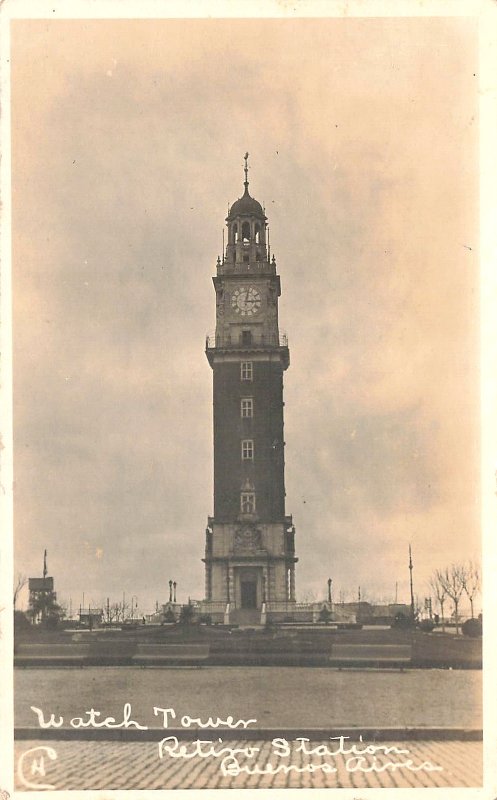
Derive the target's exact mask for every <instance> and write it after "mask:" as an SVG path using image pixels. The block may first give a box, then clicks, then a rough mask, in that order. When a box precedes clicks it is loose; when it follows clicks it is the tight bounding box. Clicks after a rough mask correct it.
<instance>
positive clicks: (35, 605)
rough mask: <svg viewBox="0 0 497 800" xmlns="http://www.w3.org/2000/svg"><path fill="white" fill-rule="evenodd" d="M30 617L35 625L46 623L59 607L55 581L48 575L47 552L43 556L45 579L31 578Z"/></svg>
mask: <svg viewBox="0 0 497 800" xmlns="http://www.w3.org/2000/svg"><path fill="white" fill-rule="evenodd" d="M28 588H29V608H28V616H29V617H30V618H31V621H32V623H33V624H34V625H36V624H38V623H40V622H44V621H45V620H46V619H47V618H48V617H49V616H51V615H52V614H53V612H54V611H55V609H56V607H57V595H56V593H55V591H54V579H53V578H52V577H49V576H48V575H47V551H46V550H45V552H44V555H43V577H42V578H30V579H29V583H28Z"/></svg>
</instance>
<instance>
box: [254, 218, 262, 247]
mask: <svg viewBox="0 0 497 800" xmlns="http://www.w3.org/2000/svg"><path fill="white" fill-rule="evenodd" d="M260 241H261V226H260V225H259V223H257V225H256V226H255V242H256V244H259V243H260Z"/></svg>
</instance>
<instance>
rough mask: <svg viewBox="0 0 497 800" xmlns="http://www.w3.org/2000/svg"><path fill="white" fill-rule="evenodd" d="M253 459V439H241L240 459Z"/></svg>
mask: <svg viewBox="0 0 497 800" xmlns="http://www.w3.org/2000/svg"><path fill="white" fill-rule="evenodd" d="M253 460H254V440H253V439H242V461H253Z"/></svg>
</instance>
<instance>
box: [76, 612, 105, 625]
mask: <svg viewBox="0 0 497 800" xmlns="http://www.w3.org/2000/svg"><path fill="white" fill-rule="evenodd" d="M103 620H104V610H103V608H86V609H84V608H80V610H79V624H80V625H81V626H83V627H85V628H90V629H91V628H98V626H99V625H101V624H102V622H103Z"/></svg>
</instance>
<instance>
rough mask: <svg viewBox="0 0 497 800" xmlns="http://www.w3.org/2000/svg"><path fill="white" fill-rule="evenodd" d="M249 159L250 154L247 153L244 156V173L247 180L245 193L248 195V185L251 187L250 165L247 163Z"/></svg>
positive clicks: (245, 181)
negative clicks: (249, 180)
mask: <svg viewBox="0 0 497 800" xmlns="http://www.w3.org/2000/svg"><path fill="white" fill-rule="evenodd" d="M248 157H249V154H248V153H245V155H244V156H243V160H244V161H245V166H244V168H243V171H244V173H245V180H244V182H243V185H244V186H245V191H246V192H247V193H248V185H249V182H248V163H247V162H248Z"/></svg>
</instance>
